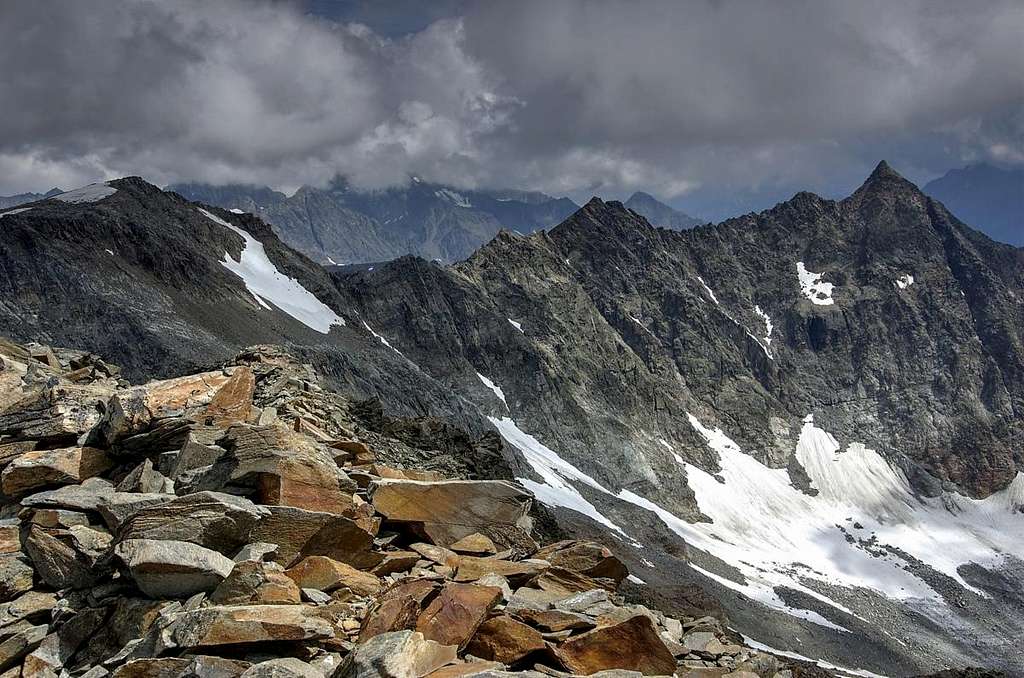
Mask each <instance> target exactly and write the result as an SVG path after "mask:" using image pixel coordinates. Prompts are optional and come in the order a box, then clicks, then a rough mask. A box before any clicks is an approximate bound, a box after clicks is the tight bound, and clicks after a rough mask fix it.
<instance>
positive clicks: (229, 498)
mask: <svg viewBox="0 0 1024 678" xmlns="http://www.w3.org/2000/svg"><path fill="white" fill-rule="evenodd" d="M268 514H269V512H268V510H267V509H265V508H263V507H260V506H256V505H255V504H253V503H252V502H251V501H249V500H248V499H245V498H244V497H236V496H234V495H230V494H224V493H222V492H197V493H195V494H189V495H185V496H183V497H178V498H176V499H173V500H172V501H169V502H167V503H165V504H159V505H156V506H149V507H146V508H143V509H141V510H139V511H137V512H135V513H134V514H133V515H132V516H130V517H129V518H128V519H127V520H126V521H125V522H124V525H123V526H122V528H121V530H120V538H121V539H122V540H126V539H158V540H174V541H186V542H191V543H193V544H198V545H199V546H203V547H205V548H208V549H213V550H216V551H219V552H221V553H224V554H232V555H233V554H235V553H236V552H237V551H238V549H239V548H240V547H241V546H242V545H244V544H247V543H249V541H250V539H249V537H250V534H251V533H252V531H253V529H254V528H255V527H256V525H257V523H258V522H259V521H260V519H261V518H263V517H264V516H266V515H268Z"/></svg>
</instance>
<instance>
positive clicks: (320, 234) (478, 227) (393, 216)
mask: <svg viewBox="0 0 1024 678" xmlns="http://www.w3.org/2000/svg"><path fill="white" fill-rule="evenodd" d="M168 190H172V191H175V192H177V193H180V194H181V195H182V196H184V197H186V198H188V199H189V200H197V201H201V202H205V203H207V204H212V205H217V206H218V207H223V208H225V209H231V210H241V211H243V212H252V213H254V214H258V215H259V216H260V217H261V218H263V219H264V220H266V221H267V222H268V223H269V224H270V225H271V226H272V227H273V229H274V231H275V232H276V233H277V234H278V236H279V237H280V238H281V239H282V240H284V241H285V242H286V243H288V244H289V245H291V246H292V247H294V248H295V249H297V250H299V251H300V252H302V253H303V254H306V255H307V256H309V257H311V258H313V259H315V260H316V261H319V262H321V263H326V264H338V265H345V264H352V263H368V262H376V261H386V260H390V259H395V258H397V257H400V256H403V255H405V254H415V255H418V256H421V257H424V258H426V259H438V260H441V261H445V262H451V261H457V260H460V259H464V258H466V257H467V256H469V255H470V254H471V253H472V252H473V251H474V250H476V249H477V248H478V247H480V246H481V245H483V244H484V243H485V242H487V241H488V240H490V239H491V238H493V237H494V236H495V235H496V234H497V233H498V232H499V231H500V230H502V229H508V230H512V231H519V232H523V233H530V232H533V231H536V230H538V229H541V228H548V227H551V226H554V225H556V224H558V223H559V222H561V221H562V220H563V219H565V218H566V217H568V216H569V215H570V214H572V213H573V212H575V211H576V210H577V209H578V206H577V205H576V204H575V203H574V202H572V201H571V200H569V199H568V198H553V197H551V196H549V195H545V194H544V193H537V192H526V191H514V190H505V191H461V190H457V189H454V188H452V187H449V186H443V185H440V184H431V183H426V182H423V181H420V180H418V179H414V180H413V181H412V182H410V184H409V185H408V186H404V187H400V188H391V189H387V190H381V191H361V190H357V189H354V188H352V187H351V186H349V184H348V183H347V182H346V181H344V180H341V179H339V180H336V181H334V182H332V183H331V184H330V185H329V186H327V187H326V188H322V189H321V188H314V187H311V186H303V187H302V188H300V189H299V190H298V191H296V192H295V194H294V195H292V196H290V197H289V196H286V195H284V194H283V193H279V192H277V191H273V190H271V189H269V188H266V187H260V186H246V185H229V186H211V185H207V184H178V185H173V186H169V187H168Z"/></svg>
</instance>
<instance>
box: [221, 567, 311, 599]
mask: <svg viewBox="0 0 1024 678" xmlns="http://www.w3.org/2000/svg"><path fill="white" fill-rule="evenodd" d="M301 599H302V594H301V592H300V591H299V587H298V586H297V585H296V584H295V582H294V581H292V579H291V578H290V577H288V576H287V575H286V574H285V572H284V569H283V568H282V567H281V566H280V565H278V564H277V563H263V562H259V561H255V560H246V561H243V562H240V563H236V564H235V566H234V568H233V569H232V570H231V574H229V575H228V576H227V578H226V579H225V580H224V581H222V582H221V583H220V584H219V585H218V586H217V588H216V589H214V591H213V593H212V594H210V602H212V603H215V604H217V605H252V604H258V605H297V604H299V603H300V602H301Z"/></svg>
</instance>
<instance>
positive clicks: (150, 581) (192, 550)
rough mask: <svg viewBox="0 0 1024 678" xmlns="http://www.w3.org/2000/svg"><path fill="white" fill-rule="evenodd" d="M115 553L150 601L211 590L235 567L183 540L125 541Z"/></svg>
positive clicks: (210, 551) (212, 552)
mask: <svg viewBox="0 0 1024 678" xmlns="http://www.w3.org/2000/svg"><path fill="white" fill-rule="evenodd" d="M114 552H115V554H116V555H117V556H118V558H120V559H121V560H122V561H123V562H124V564H125V566H126V567H127V568H128V572H129V574H130V575H131V577H132V579H133V580H134V581H135V583H136V585H137V586H138V587H139V589H140V590H141V591H142V592H143V593H145V594H146V595H148V596H151V597H153V598H187V597H188V596H191V595H193V594H195V593H197V592H201V591H212V590H213V589H214V588H216V587H217V585H218V584H220V583H221V581H223V580H224V578H225V577H227V576H228V575H229V574H230V573H231V569H232V568H233V567H234V563H233V562H232V561H231V560H229V559H228V558H226V557H224V556H223V555H221V554H219V553H217V552H216V551H213V550H210V549H207V548H203V547H202V546H198V545H196V544H192V543H189V542H183V541H166V540H165V541H160V540H154V539H128V540H125V541H122V542H120V543H118V544H117V546H116V547H115V548H114Z"/></svg>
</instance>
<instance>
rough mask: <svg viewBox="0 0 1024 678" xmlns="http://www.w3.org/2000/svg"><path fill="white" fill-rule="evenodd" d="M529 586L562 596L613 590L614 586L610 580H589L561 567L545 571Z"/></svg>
mask: <svg viewBox="0 0 1024 678" xmlns="http://www.w3.org/2000/svg"><path fill="white" fill-rule="evenodd" d="M530 586H532V587H534V588H538V589H540V590H542V591H550V592H551V593H557V594H560V595H564V596H571V595H572V594H574V593H582V592H583V591H593V590H594V589H600V588H605V589H609V590H615V584H614V582H612V580H610V579H600V580H599V579H591V578H590V577H588V576H586V575H582V574H579V573H578V572H573V571H572V570H566V569H564V568H561V567H552V568H549V569H548V570H545V571H544V572H542V573H541V574H539V575H538V576H537V577H536V578H535V579H534V580H533V581H532V582H530Z"/></svg>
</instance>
